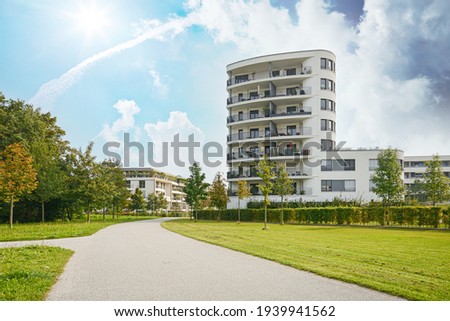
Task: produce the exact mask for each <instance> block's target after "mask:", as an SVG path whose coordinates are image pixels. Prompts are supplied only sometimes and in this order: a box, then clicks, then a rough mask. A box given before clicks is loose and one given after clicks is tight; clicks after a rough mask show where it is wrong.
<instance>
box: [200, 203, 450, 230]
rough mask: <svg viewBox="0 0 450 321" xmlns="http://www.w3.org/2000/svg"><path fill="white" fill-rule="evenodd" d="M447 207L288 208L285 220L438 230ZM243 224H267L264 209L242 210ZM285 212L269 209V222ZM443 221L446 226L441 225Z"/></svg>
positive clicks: (206, 216) (212, 214)
mask: <svg viewBox="0 0 450 321" xmlns="http://www.w3.org/2000/svg"><path fill="white" fill-rule="evenodd" d="M448 211H449V209H448V208H447V207H445V208H442V207H438V206H401V207H397V206H391V207H387V208H385V207H382V206H365V207H356V206H348V207H299V208H287V209H284V215H285V220H286V222H288V223H295V224H333V225H334V224H337V225H370V226H383V225H387V222H389V225H390V226H402V227H426V228H437V227H445V226H447V225H448ZM240 215H241V220H242V221H243V222H264V220H265V211H264V209H262V208H258V209H255V208H246V209H241V210H240ZM281 215H283V214H282V211H281V209H272V208H271V209H268V210H267V222H269V223H276V222H279V221H280V218H281ZM216 217H217V211H215V210H202V211H198V218H199V219H200V220H213V219H215V218H216ZM237 217H238V209H228V210H227V211H225V212H224V213H223V214H222V220H224V221H234V220H236V219H237ZM440 222H442V224H441V223H440Z"/></svg>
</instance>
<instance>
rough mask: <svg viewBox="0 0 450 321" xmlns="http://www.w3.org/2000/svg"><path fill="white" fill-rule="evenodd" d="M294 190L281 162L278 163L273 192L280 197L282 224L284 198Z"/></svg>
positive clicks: (281, 218)
mask: <svg viewBox="0 0 450 321" xmlns="http://www.w3.org/2000/svg"><path fill="white" fill-rule="evenodd" d="M293 191H294V187H293V186H292V180H291V179H290V178H289V175H288V173H287V171H286V168H284V166H283V165H282V164H278V166H277V168H276V171H275V181H274V184H273V192H274V193H275V194H277V195H278V196H280V198H281V217H280V221H281V224H284V198H285V197H286V196H287V195H291V194H292V192H293Z"/></svg>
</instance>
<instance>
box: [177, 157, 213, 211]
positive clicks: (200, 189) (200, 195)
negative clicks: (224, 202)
mask: <svg viewBox="0 0 450 321" xmlns="http://www.w3.org/2000/svg"><path fill="white" fill-rule="evenodd" d="M189 171H190V173H191V174H190V175H189V178H188V179H187V180H186V184H185V185H184V187H183V192H184V193H185V194H186V198H185V200H186V203H188V204H189V206H190V207H191V208H192V209H193V210H194V212H195V215H197V209H198V207H199V205H200V202H201V201H203V200H206V199H207V197H208V192H207V189H208V183H206V182H205V174H204V173H202V170H201V168H200V166H199V164H198V163H194V165H191V166H189ZM196 219H197V217H196Z"/></svg>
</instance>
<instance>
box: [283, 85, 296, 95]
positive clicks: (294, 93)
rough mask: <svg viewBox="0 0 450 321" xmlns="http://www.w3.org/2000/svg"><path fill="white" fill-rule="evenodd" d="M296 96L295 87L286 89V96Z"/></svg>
mask: <svg viewBox="0 0 450 321" xmlns="http://www.w3.org/2000/svg"><path fill="white" fill-rule="evenodd" d="M294 95H297V87H292V88H286V96H294Z"/></svg>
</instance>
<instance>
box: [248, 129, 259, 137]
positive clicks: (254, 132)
mask: <svg viewBox="0 0 450 321" xmlns="http://www.w3.org/2000/svg"><path fill="white" fill-rule="evenodd" d="M250 138H259V129H258V128H252V129H250Z"/></svg>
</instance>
